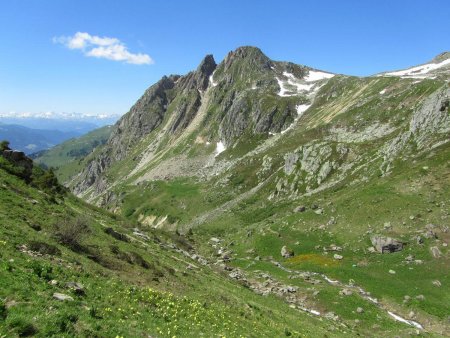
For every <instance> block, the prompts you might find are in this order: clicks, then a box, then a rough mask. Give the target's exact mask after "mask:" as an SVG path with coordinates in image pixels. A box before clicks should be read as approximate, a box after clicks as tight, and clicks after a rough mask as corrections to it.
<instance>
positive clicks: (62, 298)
mask: <svg viewBox="0 0 450 338" xmlns="http://www.w3.org/2000/svg"><path fill="white" fill-rule="evenodd" d="M53 298H55V299H57V300H60V301H65V300H68V301H72V300H73V298H72V297H71V296H69V295H65V294H64V293H58V292H55V293H54V294H53Z"/></svg>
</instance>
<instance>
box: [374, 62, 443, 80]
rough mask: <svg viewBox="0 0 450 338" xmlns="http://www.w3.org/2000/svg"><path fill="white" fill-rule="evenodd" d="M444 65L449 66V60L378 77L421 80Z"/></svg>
mask: <svg viewBox="0 0 450 338" xmlns="http://www.w3.org/2000/svg"><path fill="white" fill-rule="evenodd" d="M446 65H450V59H447V60H444V61H442V62H439V63H427V64H425V65H422V66H416V67H412V68H408V69H405V70H399V71H396V72H389V73H384V74H381V75H379V76H400V77H402V78H412V79H423V78H426V77H427V75H426V74H428V73H429V72H431V71H433V70H436V69H439V68H442V67H444V66H446Z"/></svg>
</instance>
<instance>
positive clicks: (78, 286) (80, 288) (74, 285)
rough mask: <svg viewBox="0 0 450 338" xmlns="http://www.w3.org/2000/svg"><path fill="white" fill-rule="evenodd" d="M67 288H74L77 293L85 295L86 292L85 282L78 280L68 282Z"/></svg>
mask: <svg viewBox="0 0 450 338" xmlns="http://www.w3.org/2000/svg"><path fill="white" fill-rule="evenodd" d="M66 288H68V289H71V290H73V291H74V292H75V293H76V294H77V295H84V293H85V289H84V286H83V284H80V283H77V282H68V283H66Z"/></svg>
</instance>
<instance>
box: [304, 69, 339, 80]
mask: <svg viewBox="0 0 450 338" xmlns="http://www.w3.org/2000/svg"><path fill="white" fill-rule="evenodd" d="M333 76H334V74H330V73H325V72H321V71H317V70H310V71H309V73H308V75H307V76H306V77H305V81H307V82H313V81H320V80H324V79H331V78H332V77H333Z"/></svg>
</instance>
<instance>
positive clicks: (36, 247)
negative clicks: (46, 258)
mask: <svg viewBox="0 0 450 338" xmlns="http://www.w3.org/2000/svg"><path fill="white" fill-rule="evenodd" d="M28 248H29V249H30V250H31V251H34V252H39V253H41V254H43V255H52V256H59V255H61V251H60V250H59V249H58V248H57V247H56V246H54V245H51V244H48V243H44V242H39V241H31V242H29V243H28Z"/></svg>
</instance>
